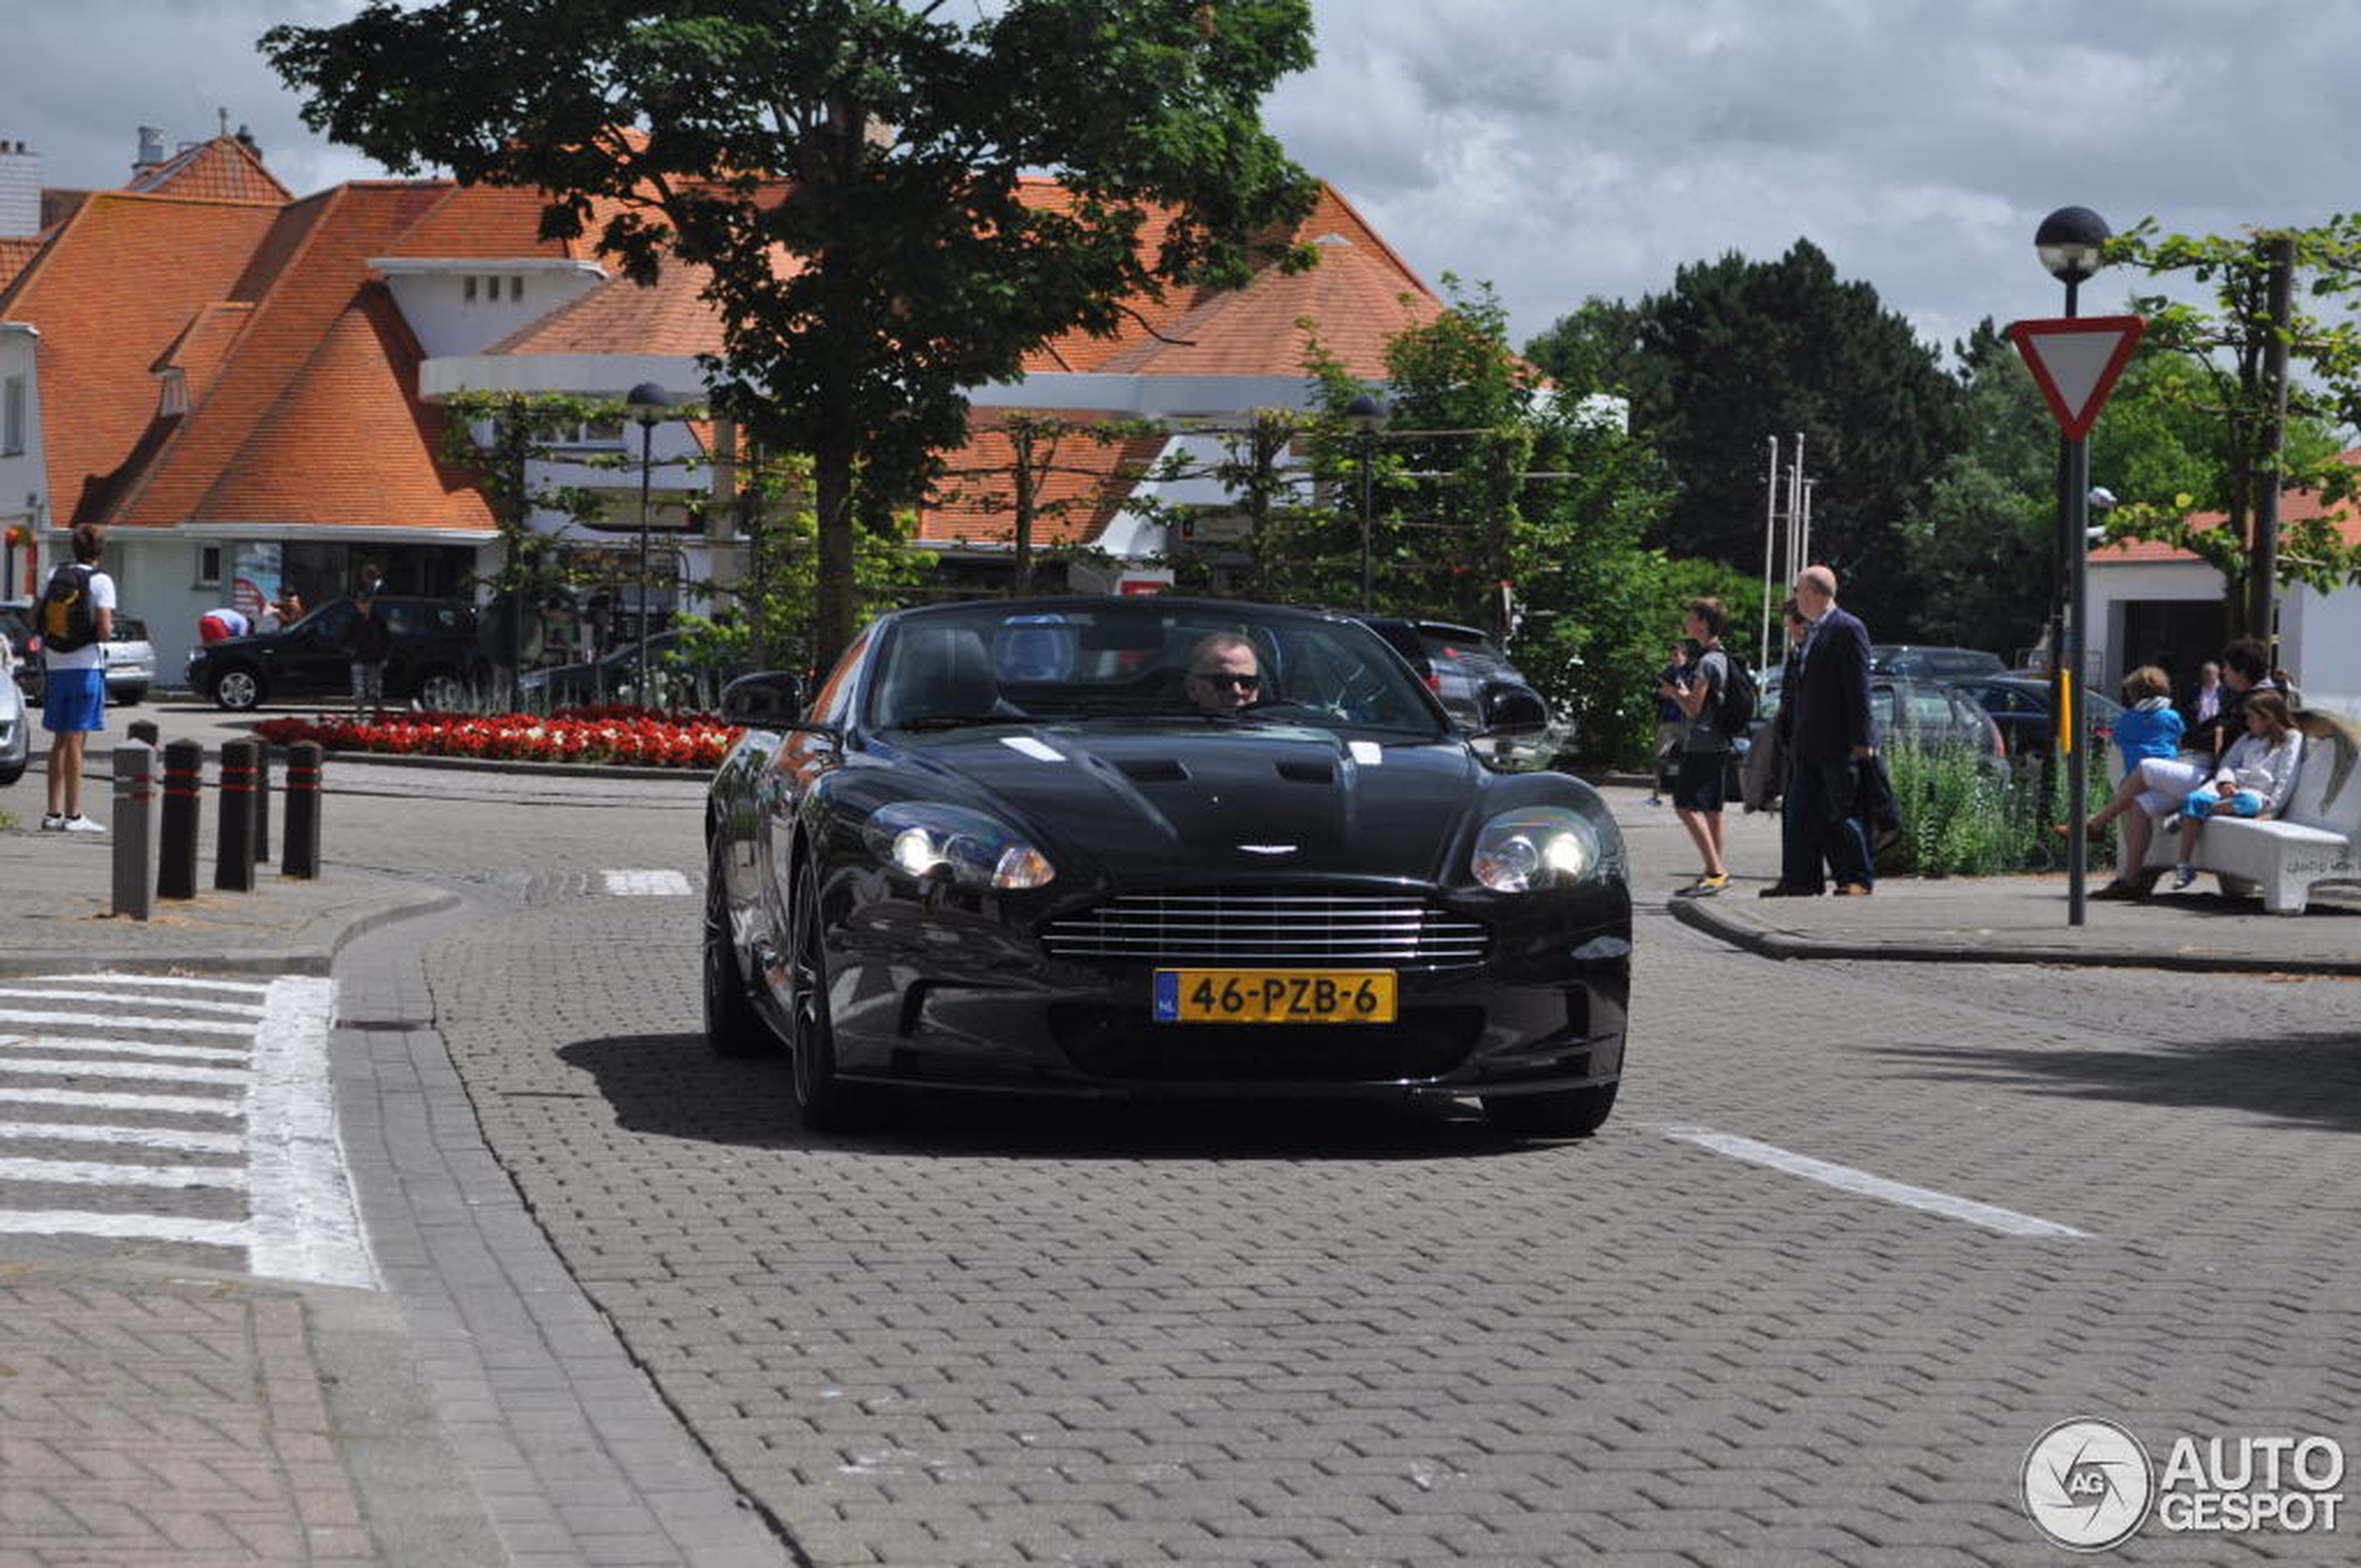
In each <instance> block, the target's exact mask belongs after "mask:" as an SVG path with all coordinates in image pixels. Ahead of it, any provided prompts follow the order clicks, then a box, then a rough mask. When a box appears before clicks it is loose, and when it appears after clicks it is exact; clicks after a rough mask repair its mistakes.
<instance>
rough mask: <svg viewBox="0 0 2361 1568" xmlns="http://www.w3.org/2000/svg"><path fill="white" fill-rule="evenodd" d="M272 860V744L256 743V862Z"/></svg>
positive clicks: (266, 742) (267, 742)
mask: <svg viewBox="0 0 2361 1568" xmlns="http://www.w3.org/2000/svg"><path fill="white" fill-rule="evenodd" d="M269 859H270V742H269V741H257V742H255V743H254V860H255V863H256V864H257V865H259V864H261V863H263V862H265V861H267V860H269Z"/></svg>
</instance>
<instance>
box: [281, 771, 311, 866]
mask: <svg viewBox="0 0 2361 1568" xmlns="http://www.w3.org/2000/svg"><path fill="white" fill-rule="evenodd" d="M320 758H321V748H320V743H319V742H318V741H297V742H296V744H293V745H291V746H289V747H288V748H287V841H286V843H285V844H284V845H282V846H281V847H280V851H279V874H280V875H281V876H319V875H320Z"/></svg>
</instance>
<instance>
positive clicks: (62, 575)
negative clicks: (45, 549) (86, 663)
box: [40, 566, 99, 653]
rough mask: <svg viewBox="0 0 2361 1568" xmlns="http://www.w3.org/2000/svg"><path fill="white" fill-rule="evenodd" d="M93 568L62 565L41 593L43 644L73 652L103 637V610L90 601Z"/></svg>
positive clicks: (54, 651) (53, 651)
mask: <svg viewBox="0 0 2361 1568" xmlns="http://www.w3.org/2000/svg"><path fill="white" fill-rule="evenodd" d="M90 577H91V569H90V568H89V567H87V566H60V567H59V568H58V569H57V571H55V572H53V573H50V575H49V586H47V587H46V588H45V589H43V590H42V593H41V621H40V626H41V646H42V647H43V648H44V649H45V650H46V651H47V652H52V653H73V652H78V651H80V650H82V649H85V648H87V647H89V646H90V645H91V644H92V643H94V642H96V641H98V640H99V613H98V611H97V609H96V608H95V607H94V606H93V605H92V604H91V602H90Z"/></svg>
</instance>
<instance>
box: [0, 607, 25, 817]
mask: <svg viewBox="0 0 2361 1568" xmlns="http://www.w3.org/2000/svg"><path fill="white" fill-rule="evenodd" d="M16 673H17V672H16V656H15V653H14V652H13V651H12V650H11V648H10V647H9V645H8V640H7V638H5V637H0V786H6V785H7V784H14V783H16V782H17V781H18V780H19V779H20V778H23V777H24V771H25V769H26V768H27V767H29V766H31V764H32V762H33V716H32V715H31V714H30V713H29V712H27V711H26V708H25V701H24V692H23V691H22V690H20V688H19V687H18V685H17V680H16Z"/></svg>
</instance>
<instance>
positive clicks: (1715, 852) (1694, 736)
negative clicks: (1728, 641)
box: [1657, 599, 1754, 898]
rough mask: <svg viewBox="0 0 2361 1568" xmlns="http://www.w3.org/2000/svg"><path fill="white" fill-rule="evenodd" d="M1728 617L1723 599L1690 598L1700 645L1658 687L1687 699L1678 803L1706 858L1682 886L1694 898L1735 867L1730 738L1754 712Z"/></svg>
mask: <svg viewBox="0 0 2361 1568" xmlns="http://www.w3.org/2000/svg"><path fill="white" fill-rule="evenodd" d="M1729 624H1730V615H1729V612H1728V611H1726V610H1724V609H1723V608H1722V605H1721V600H1718V599H1693V600H1689V603H1688V615H1687V626H1688V631H1689V635H1690V636H1691V637H1692V638H1694V639H1696V642H1697V646H1698V648H1699V650H1700V651H1699V652H1698V654H1697V657H1696V660H1695V663H1694V664H1692V665H1690V667H1689V674H1688V678H1687V679H1685V680H1682V681H1680V682H1678V683H1677V684H1676V683H1674V682H1670V681H1668V682H1666V683H1665V684H1664V685H1662V686H1660V687H1658V688H1657V692H1658V694H1659V695H1661V696H1665V697H1669V698H1670V699H1671V700H1672V701H1673V702H1675V703H1677V704H1679V705H1680V708H1681V712H1682V716H1683V717H1684V718H1687V720H1688V731H1687V732H1686V734H1684V735H1683V736H1682V742H1681V771H1680V773H1679V775H1678V777H1676V778H1675V779H1674V781H1673V785H1672V805H1673V809H1674V810H1675V811H1677V812H1678V813H1679V815H1680V818H1681V825H1682V827H1685V828H1687V829H1688V830H1689V838H1690V841H1691V842H1692V843H1694V844H1695V845H1696V847H1697V854H1698V857H1699V858H1700V859H1702V860H1703V861H1704V862H1705V869H1704V870H1703V871H1702V872H1699V873H1698V874H1697V879H1696V880H1695V882H1692V883H1690V884H1689V885H1688V886H1687V887H1685V888H1683V889H1681V894H1682V896H1684V897H1688V898H1711V897H1712V896H1713V895H1714V894H1716V893H1718V892H1720V891H1721V889H1724V888H1726V887H1728V886H1729V885H1730V867H1729V864H1728V863H1727V862H1725V861H1724V860H1723V859H1722V858H1721V802H1722V797H1723V796H1724V795H1726V794H1727V793H1728V786H1727V769H1728V767H1729V757H1730V752H1731V749H1732V747H1731V742H1732V741H1733V740H1734V738H1736V737H1737V736H1739V735H1741V734H1743V733H1744V732H1745V729H1746V725H1747V722H1748V720H1749V719H1751V718H1753V717H1754V679H1753V677H1752V676H1751V675H1749V674H1748V671H1747V668H1746V665H1743V664H1742V663H1740V662H1739V661H1738V659H1737V656H1736V655H1735V654H1733V653H1732V652H1730V651H1729V650H1727V649H1725V648H1723V647H1722V646H1721V633H1722V630H1723V629H1724V628H1725V627H1726V626H1728V625H1729Z"/></svg>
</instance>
